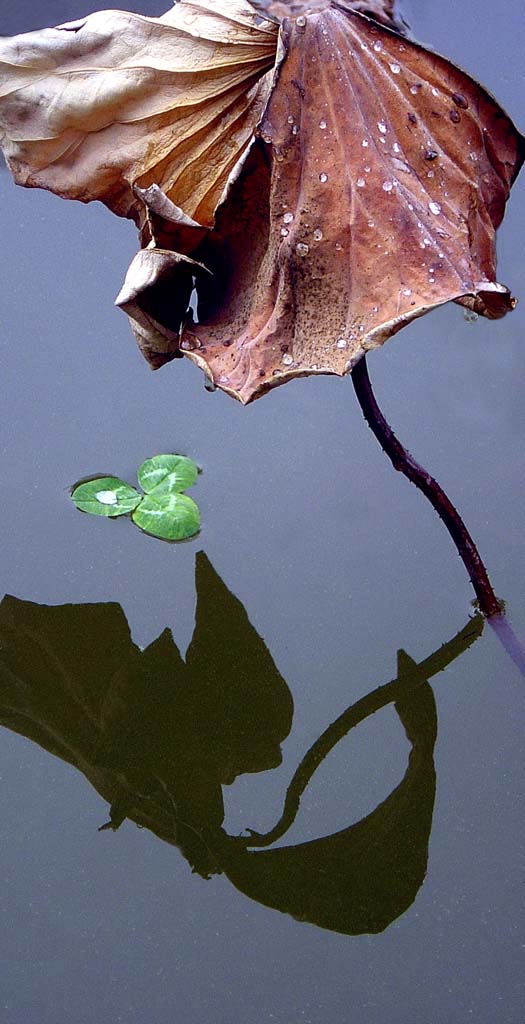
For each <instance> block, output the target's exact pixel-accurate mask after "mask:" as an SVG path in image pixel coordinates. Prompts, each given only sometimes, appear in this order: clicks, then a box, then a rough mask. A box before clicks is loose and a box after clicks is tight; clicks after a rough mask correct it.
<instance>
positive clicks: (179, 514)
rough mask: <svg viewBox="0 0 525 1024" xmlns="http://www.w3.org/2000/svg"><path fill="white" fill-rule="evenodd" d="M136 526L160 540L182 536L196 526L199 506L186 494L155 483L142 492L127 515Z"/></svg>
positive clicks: (190, 533) (199, 523) (189, 533)
mask: <svg viewBox="0 0 525 1024" xmlns="http://www.w3.org/2000/svg"><path fill="white" fill-rule="evenodd" d="M131 518H132V519H133V522H134V523H135V524H136V526H140V529H141V530H144V531H145V532H146V533H150V534H151V535H152V536H153V537H161V538H162V539H163V540H185V539H186V537H193V536H194V534H196V533H198V531H199V530H200V525H201V520H200V513H199V508H198V506H197V505H196V504H195V502H194V501H193V499H192V498H188V495H187V494H174V493H170V492H169V491H163V490H160V489H159V488H158V487H157V488H156V489H155V490H154V491H153V492H152V493H151V494H146V496H145V498H143V499H142V501H141V503H140V505H139V506H138V508H136V509H135V511H134V512H133V515H132V517H131Z"/></svg>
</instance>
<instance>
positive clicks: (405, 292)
mask: <svg viewBox="0 0 525 1024" xmlns="http://www.w3.org/2000/svg"><path fill="white" fill-rule="evenodd" d="M403 295H406V296H407V298H408V297H409V296H410V295H412V289H411V288H403Z"/></svg>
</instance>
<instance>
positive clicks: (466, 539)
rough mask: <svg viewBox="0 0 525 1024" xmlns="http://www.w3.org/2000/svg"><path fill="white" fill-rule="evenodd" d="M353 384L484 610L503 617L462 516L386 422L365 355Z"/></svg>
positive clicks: (388, 452)
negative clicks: (448, 540)
mask: <svg viewBox="0 0 525 1024" xmlns="http://www.w3.org/2000/svg"><path fill="white" fill-rule="evenodd" d="M352 381H353V385H354V390H355V393H356V395H357V400H358V402H359V404H360V406H361V409H362V412H363V415H364V417H365V419H366V421H367V423H368V426H369V427H370V429H371V431H372V433H373V434H374V435H375V437H376V438H377V440H378V441H379V444H380V445H381V447H382V449H383V451H384V452H385V453H386V455H388V458H389V459H390V461H391V463H392V465H393V467H394V469H397V470H399V472H401V473H404V475H405V476H406V477H407V478H408V479H409V480H410V481H411V482H412V483H413V484H415V485H416V487H417V488H418V489H419V490H420V491H422V492H423V494H424V495H425V497H426V498H428V500H429V501H430V503H431V505H432V506H433V507H434V508H435V510H436V512H437V514H438V516H439V517H440V519H441V520H442V521H443V523H444V524H445V526H446V528H447V530H448V532H449V534H450V536H451V537H452V540H453V541H454V544H455V545H456V547H457V549H458V552H459V556H460V558H461V560H462V562H463V564H464V566H465V568H466V570H467V572H468V574H469V576H470V579H471V581H472V586H473V587H474V590H475V591H476V596H477V598H478V601H479V606H480V608H481V611H482V612H483V614H484V615H487V616H489V615H501V612H502V608H501V604H500V602H499V601H498V599H497V597H496V595H495V593H494V591H493V589H492V586H491V584H490V580H489V578H488V575H487V570H486V569H485V566H484V565H483V562H482V561H481V558H480V555H479V552H478V549H477V548H476V545H475V544H474V541H473V540H472V537H471V536H470V533H469V532H468V530H467V528H466V526H465V523H464V522H463V520H462V518H461V516H460V515H459V513H458V512H457V511H456V509H455V508H454V506H453V504H452V502H451V501H450V499H449V498H448V497H447V495H446V494H445V492H444V490H443V488H442V487H440V486H439V484H438V483H437V481H436V480H434V478H433V477H432V476H430V473H427V471H426V469H423V467H422V466H420V465H419V464H418V463H417V462H416V460H415V459H414V458H413V457H412V455H411V454H410V452H408V451H407V450H406V448H404V447H403V445H402V444H401V442H400V441H398V439H397V437H396V436H395V434H394V431H393V430H392V428H391V427H390V426H389V425H388V423H387V421H386V420H385V417H384V416H383V413H382V412H381V410H380V408H379V406H378V404H377V402H376V400H375V396H374V393H373V391H372V385H371V383H370V377H369V376H368V370H367V366H366V358H365V356H363V357H362V359H360V360H359V362H358V363H357V364H356V366H354V369H353V370H352Z"/></svg>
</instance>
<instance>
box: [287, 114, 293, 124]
mask: <svg viewBox="0 0 525 1024" xmlns="http://www.w3.org/2000/svg"><path fill="white" fill-rule="evenodd" d="M286 120H287V121H288V124H293V114H289V115H288V117H287V119H286Z"/></svg>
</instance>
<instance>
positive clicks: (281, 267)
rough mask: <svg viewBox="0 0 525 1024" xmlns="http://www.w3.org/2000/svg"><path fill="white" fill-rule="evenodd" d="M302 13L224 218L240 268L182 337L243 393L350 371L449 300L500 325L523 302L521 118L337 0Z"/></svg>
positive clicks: (289, 33)
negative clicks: (505, 264) (510, 271)
mask: <svg viewBox="0 0 525 1024" xmlns="http://www.w3.org/2000/svg"><path fill="white" fill-rule="evenodd" d="M304 21H305V23H304V24H302V19H301V18H300V19H299V20H297V19H296V20H295V21H292V20H289V21H285V22H284V23H283V26H282V37H283V42H284V46H285V50H286V56H285V59H284V61H283V63H282V65H281V68H280V72H279V77H278V79H277V83H276V85H275V87H274V90H273V92H272V95H271V97H270V100H269V103H268V106H267V108H266V111H265V114H264V118H263V120H262V123H261V125H260V127H259V129H258V141H257V144H256V147H255V148H254V150H252V153H251V155H250V159H249V160H248V161H247V163H246V165H245V168H244V171H243V174H242V176H241V180H240V181H239V182H238V183H237V186H236V187H234V189H233V190H232V191H231V193H230V195H229V197H228V199H227V201H226V203H225V205H224V206H223V207H222V208H221V209H220V210H219V211H218V214H217V220H216V225H217V228H216V230H217V233H218V234H219V235H220V237H221V240H222V242H223V245H224V249H225V252H226V253H227V258H228V261H229V265H230V268H231V270H230V278H229V280H228V281H227V285H226V288H225V290H224V292H222V293H221V291H220V288H219V289H218V292H217V301H216V306H215V308H213V307H212V309H211V311H210V312H209V313H206V312H205V313H204V316H203V317H202V319H201V323H200V324H199V325H198V326H194V327H189V326H188V327H187V328H186V331H185V333H184V337H183V342H182V347H183V348H184V346H188V347H189V348H190V347H191V348H193V346H195V347H194V348H193V351H191V352H189V354H190V356H191V357H192V358H193V359H194V360H195V361H196V362H198V363H199V364H200V365H201V366H202V367H203V368H204V369H205V370H208V372H211V373H212V375H213V377H214V379H215V381H216V382H217V383H218V385H219V387H222V388H223V389H224V390H225V391H228V392H229V393H230V394H232V395H234V396H235V397H237V398H240V399H241V401H243V402H249V401H251V400H253V399H254V398H256V397H258V396H259V395H260V394H262V393H263V392H264V391H265V390H267V389H268V388H269V387H272V386H274V385H276V384H280V383H282V382H283V381H285V380H288V379H290V378H292V377H295V376H302V375H305V374H310V373H336V374H344V373H346V372H348V371H349V370H351V368H352V366H353V365H355V362H356V361H357V360H358V359H359V358H360V356H361V355H362V354H363V353H364V352H366V351H367V350H368V349H371V348H374V347H376V346H378V345H381V344H382V343H383V342H384V341H385V340H386V339H387V338H389V337H390V336H391V335H392V334H394V333H395V332H396V331H398V330H399V329H400V328H401V327H403V326H404V325H405V324H406V323H408V322H409V321H410V320H412V319H414V318H415V317H418V316H421V315H422V314H423V313H426V312H427V311H428V310H429V309H431V308H433V307H434V306H437V305H440V304H442V303H444V302H448V301H450V300H461V301H463V302H464V303H465V304H467V305H470V306H471V307H472V308H474V309H475V310H476V311H477V312H479V313H482V314H484V315H486V316H489V317H498V316H502V315H503V314H504V313H505V312H506V311H507V310H508V309H510V308H512V306H513V300H512V298H511V296H510V293H509V292H508V290H507V289H506V288H505V287H503V286H502V285H498V284H496V283H495V236H494V232H495V229H496V228H497V226H498V225H499V223H500V221H501V218H502V216H503V211H504V206H505V202H506V199H507V197H508V194H509V189H510V185H511V183H512V181H513V180H514V177H515V175H516V174H517V171H518V170H519V168H520V166H521V163H522V161H523V139H522V138H521V136H519V135H518V133H517V131H516V129H515V128H514V127H513V125H512V123H511V122H510V120H509V119H508V117H507V116H506V115H505V114H504V113H503V111H502V110H501V109H500V108H499V107H498V105H497V104H496V103H495V101H494V100H493V99H492V98H491V97H490V96H489V95H488V94H487V93H486V92H485V91H484V90H483V89H482V88H481V86H479V85H478V84H477V83H475V82H473V81H472V79H470V78H469V77H468V76H467V75H466V74H465V73H464V72H462V71H460V70H459V69H457V68H455V67H454V66H453V65H451V64H450V63H449V62H448V61H446V60H445V59H443V58H442V57H439V56H437V55H435V54H433V53H430V52H428V51H427V50H425V49H423V48H422V47H420V46H418V45H417V44H415V43H412V42H409V41H408V40H406V39H403V38H401V37H399V36H398V35H396V34H394V33H393V32H390V31H388V30H387V29H385V28H382V27H380V26H378V25H376V24H374V23H373V22H371V21H370V20H368V19H366V18H364V17H362V16H359V15H356V14H353V13H350V12H348V11H346V10H342V9H341V8H340V7H338V6H336V5H335V4H333V5H331V6H330V7H328V8H327V9H326V10H324V11H322V12H320V13H315V14H312V15H309V16H308V17H306V18H305V19H304ZM223 258H224V257H223ZM204 262H206V260H204ZM210 263H211V260H210Z"/></svg>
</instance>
